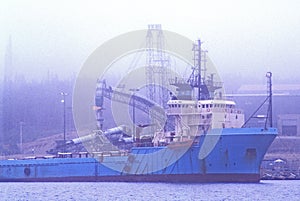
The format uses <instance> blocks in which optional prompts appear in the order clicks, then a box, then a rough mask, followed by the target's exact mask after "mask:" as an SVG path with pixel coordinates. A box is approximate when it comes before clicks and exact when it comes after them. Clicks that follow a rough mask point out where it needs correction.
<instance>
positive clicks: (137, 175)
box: [0, 128, 277, 182]
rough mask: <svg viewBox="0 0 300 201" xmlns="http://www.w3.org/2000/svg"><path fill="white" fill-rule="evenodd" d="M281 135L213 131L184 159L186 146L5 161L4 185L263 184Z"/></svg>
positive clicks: (0, 165) (1, 165) (1, 167)
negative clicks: (267, 160) (263, 169)
mask: <svg viewBox="0 0 300 201" xmlns="http://www.w3.org/2000/svg"><path fill="white" fill-rule="evenodd" d="M276 134H277V131H276V129H268V130H264V129H260V128H251V129H250V128H242V129H220V130H214V131H213V132H211V133H209V134H207V135H206V136H205V137H204V136H203V137H201V138H200V140H199V142H198V143H197V144H194V145H192V146H191V147H189V148H187V149H186V150H185V151H184V153H183V154H178V153H180V150H181V149H182V148H181V147H172V148H167V147H137V148H134V149H133V150H132V153H133V155H131V156H132V157H131V158H130V156H129V157H128V156H110V157H105V158H102V159H95V158H53V159H33V160H3V161H0V181H49V182H50V181H92V182H93V181H121V182H125V181H126V182H258V181H259V180H260V164H261V161H262V159H263V157H264V155H265V153H266V151H267V149H268V147H269V146H270V144H271V143H272V141H273V140H274V138H275V137H276ZM207 143H211V144H212V145H213V148H210V147H211V145H210V146H207ZM166 149H169V152H163V151H165V150H166ZM178 150H179V151H178ZM159 151H161V152H163V154H162V155H160V157H159V158H157V157H156V155H155V154H154V155H153V158H147V160H146V161H145V160H144V161H143V159H144V156H145V154H146V155H147V154H150V155H151V154H153V153H158V152H159ZM176 154H177V155H176ZM172 157H175V158H176V157H177V158H176V160H174V161H172V160H171V158H172ZM169 159H170V160H169ZM162 164H163V165H162ZM151 168H152V169H151Z"/></svg>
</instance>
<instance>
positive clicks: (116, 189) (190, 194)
mask: <svg viewBox="0 0 300 201" xmlns="http://www.w3.org/2000/svg"><path fill="white" fill-rule="evenodd" d="M0 200H34V201H36V200H47V201H50V200H114V201H117V200H122V201H123V200H289V201H292V200H300V181H299V180H298V181H261V182H260V183H258V184H242V183H230V184H227V183H213V184H171V183H118V182H115V183H93V182H91V183H77V182H74V183H0Z"/></svg>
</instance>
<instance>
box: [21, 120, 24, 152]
mask: <svg viewBox="0 0 300 201" xmlns="http://www.w3.org/2000/svg"><path fill="white" fill-rule="evenodd" d="M23 125H24V122H23V121H20V153H21V154H23Z"/></svg>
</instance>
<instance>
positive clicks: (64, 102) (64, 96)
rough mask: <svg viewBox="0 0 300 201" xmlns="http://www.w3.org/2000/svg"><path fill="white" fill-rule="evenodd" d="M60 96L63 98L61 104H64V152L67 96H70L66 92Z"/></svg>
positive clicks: (64, 147) (64, 146)
mask: <svg viewBox="0 0 300 201" xmlns="http://www.w3.org/2000/svg"><path fill="white" fill-rule="evenodd" d="M60 95H62V96H63V99H62V100H61V102H62V103H63V119H64V145H63V152H65V151H66V96H67V95H68V94H67V93H65V92H61V93H60Z"/></svg>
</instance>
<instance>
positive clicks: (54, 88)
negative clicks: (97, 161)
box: [0, 75, 75, 155]
mask: <svg viewBox="0 0 300 201" xmlns="http://www.w3.org/2000/svg"><path fill="white" fill-rule="evenodd" d="M74 81H75V78H74V77H73V78H69V79H64V80H62V79H59V78H58V77H57V76H55V75H53V76H48V78H47V79H44V80H40V81H37V80H31V81H28V80H26V79H25V78H24V77H23V76H15V78H14V79H7V78H6V79H4V81H3V82H2V86H1V89H2V90H1V96H2V97H1V103H0V104H1V112H2V114H1V117H2V118H1V122H0V123H1V125H0V128H1V133H0V140H1V143H0V152H1V153H2V155H4V154H5V155H7V154H15V153H18V152H19V146H18V145H19V143H20V139H21V135H22V139H23V140H22V141H23V142H29V141H32V140H35V139H37V138H40V137H45V136H50V135H53V134H57V133H62V132H63V126H64V124H63V111H64V108H63V103H62V102H61V100H62V99H63V96H62V95H61V92H65V93H68V95H67V96H66V97H65V100H66V129H67V130H69V131H70V130H73V129H74V124H73V119H72V111H71V110H72V108H71V107H72V90H73V84H74Z"/></svg>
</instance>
